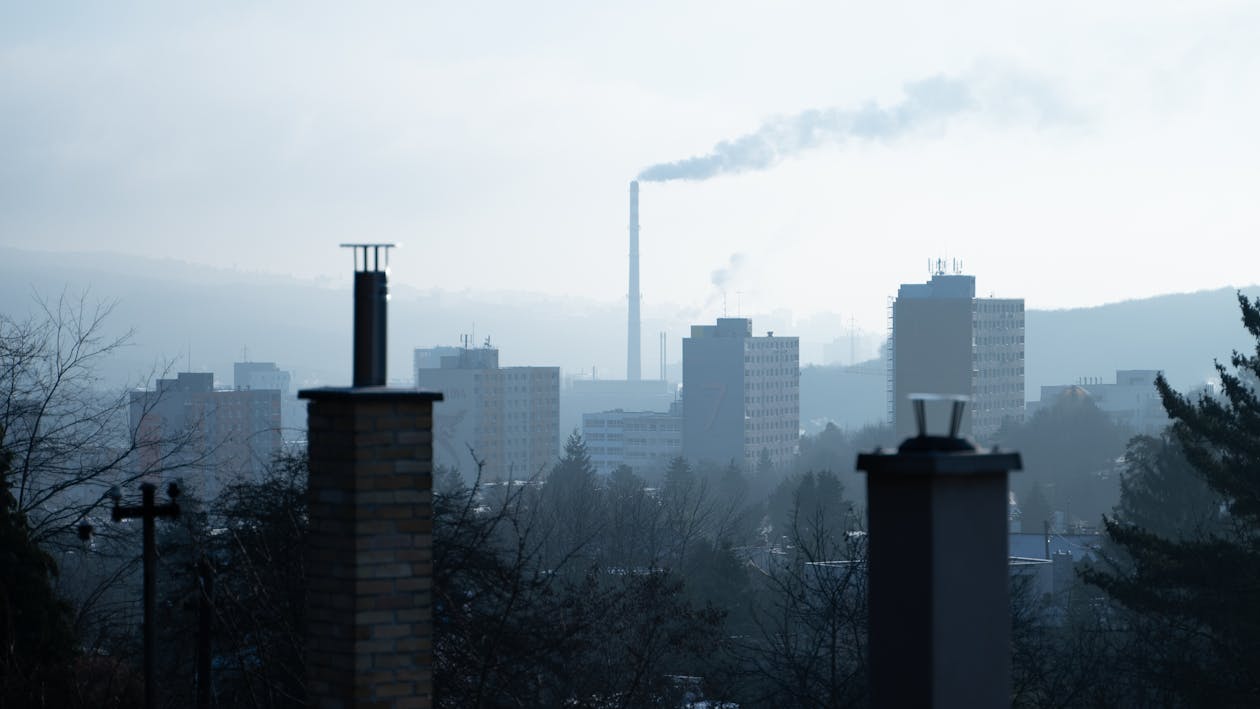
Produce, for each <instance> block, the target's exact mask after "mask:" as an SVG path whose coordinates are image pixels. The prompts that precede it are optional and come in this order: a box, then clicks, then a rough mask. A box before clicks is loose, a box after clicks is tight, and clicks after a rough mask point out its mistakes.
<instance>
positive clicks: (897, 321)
mask: <svg viewBox="0 0 1260 709" xmlns="http://www.w3.org/2000/svg"><path fill="white" fill-rule="evenodd" d="M888 356H889V360H890V365H891V366H890V367H889V368H888V373H889V380H890V381H889V387H888V389H889V395H890V397H889V398H890V400H889V409H890V414H891V416H890V418H891V419H892V423H893V425H894V427H895V429H896V432H897V436H898V437H899V438H905V437H907V436H912V435H914V434H915V433H916V432H917V426H916V424H915V419H914V413H913V410H912V407H911V406H910V402H909V400H908V398H907V397H908V396H909V395H910V394H918V393H922V394H961V395H964V396H967V397H969V398H970V403H969V404H968V406H967V414H966V416H965V417H964V419H963V422H962V424H963V425H962V433H963V434H964V435H970V436H973V437H975V438H976V439H977V440H979V441H981V442H986V441H988V440H990V439H991V438H992V436H993V434H995V433H996V432H997V431H998V429H999V428H1001V427H1002V424H1003V423H1005V422H1007V421H1013V422H1019V421H1022V420H1023V418H1024V301H1023V299H1022V298H976V279H975V277H974V276H966V275H959V274H945V273H943V272H938V273H936V274H934V275H933V276H932V279H931V281H929V282H928V283H913V284H903V285H902V286H901V287H900V288H899V289H898V291H897V299H896V300H895V301H894V302H893V306H892V333H891V337H890V339H889V353H888ZM933 425H937V424H936V423H935V422H933Z"/></svg>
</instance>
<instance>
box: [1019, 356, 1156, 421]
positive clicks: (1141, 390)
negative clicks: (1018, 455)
mask: <svg viewBox="0 0 1260 709" xmlns="http://www.w3.org/2000/svg"><path fill="white" fill-rule="evenodd" d="M1159 374H1160V370H1158V369H1120V370H1116V380H1115V381H1114V382H1104V381H1102V380H1101V378H1099V379H1089V378H1086V379H1081V380H1080V381H1079V382H1077V383H1076V384H1056V385H1054V386H1043V387H1041V399H1040V400H1039V401H1030V402H1028V413H1027V415H1028V416H1034V415H1036V413H1037V412H1038V411H1040V410H1041V409H1043V408H1048V407H1050V406H1053V405H1054V403H1055V402H1056V401H1058V400H1059V397H1061V396H1063V395H1064V393H1066V392H1067V391H1068V390H1072V389H1079V390H1083V391H1084V392H1086V393H1087V394H1089V397H1090V400H1091V401H1093V402H1094V404H1095V405H1097V406H1098V408H1099V409H1101V410H1102V411H1103V412H1104V413H1106V414H1107V415H1108V416H1110V417H1111V419H1112V420H1113V421H1115V422H1116V423H1117V424H1119V425H1121V426H1124V427H1125V428H1128V429H1129V430H1130V431H1132V432H1133V433H1135V434H1142V435H1146V436H1155V435H1159V433H1160V432H1161V431H1163V430H1164V428H1166V427H1167V426H1168V423H1169V421H1168V412H1167V411H1165V410H1164V404H1163V402H1162V401H1161V400H1160V398H1159V392H1158V391H1156V389H1155V378H1156V377H1158V376H1159Z"/></svg>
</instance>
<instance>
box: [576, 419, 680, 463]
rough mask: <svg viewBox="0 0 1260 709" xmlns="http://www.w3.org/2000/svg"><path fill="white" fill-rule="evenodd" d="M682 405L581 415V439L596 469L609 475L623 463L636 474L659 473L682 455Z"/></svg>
mask: <svg viewBox="0 0 1260 709" xmlns="http://www.w3.org/2000/svg"><path fill="white" fill-rule="evenodd" d="M682 418H683V417H682V407H681V406H679V405H674V406H672V407H670V410H669V411H668V412H661V411H623V410H621V409H614V410H612V411H601V412H599V413H594V414H583V415H582V439H583V440H585V441H586V452H587V453H588V454H590V456H591V462H592V463H593V464H594V465H595V470H596V471H597V472H599V473H601V474H604V475H607V474H609V473H611V472H612V471H613V470H615V469H616V468H617V467H618V466H620V465H626V466H629V467H630V469H631V470H633V471H634V472H635V473H636V474H637V475H640V476H646V475H652V474H655V473H659V472H661V471H663V470H665V468H666V467H667V466H668V465H669V462H670V461H671V460H673V459H674V458H676V457H677V456H680V455H682V423H683V421H682Z"/></svg>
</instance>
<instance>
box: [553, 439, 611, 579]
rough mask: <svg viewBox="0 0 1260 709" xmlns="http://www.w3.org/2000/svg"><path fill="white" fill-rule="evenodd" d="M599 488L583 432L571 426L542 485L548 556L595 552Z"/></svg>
mask: <svg viewBox="0 0 1260 709" xmlns="http://www.w3.org/2000/svg"><path fill="white" fill-rule="evenodd" d="M599 492H600V491H599V486H598V481H597V479H596V475H595V465H594V464H593V463H591V456H590V454H589V453H587V451H586V443H585V442H584V441H583V440H582V434H580V433H578V432H577V430H574V431H573V433H571V434H569V439H568V440H567V441H566V442H565V444H564V455H563V456H562V457H561V458H560V460H559V461H558V462H557V463H556V464H555V466H554V467H552V469H551V474H550V475H548V476H547V482H546V485H545V486H544V489H543V500H542V506H543V509H544V510H545V511H546V512H547V520H548V522H549V524H550V527H551V531H550V535H549V537H550V543H549V544H548V547H549V549H550V551H549V555H548V558H549V559H550V561H551V562H552V563H553V564H562V563H564V562H566V561H567V560H568V559H569V558H570V557H572V558H573V559H589V558H590V557H591V556H593V555H594V554H595V553H596V552H597V550H596V549H595V548H594V547H595V542H596V531H597V527H598V526H599V524H600V522H601V521H602V519H601V518H602V515H601V511H600V494H599Z"/></svg>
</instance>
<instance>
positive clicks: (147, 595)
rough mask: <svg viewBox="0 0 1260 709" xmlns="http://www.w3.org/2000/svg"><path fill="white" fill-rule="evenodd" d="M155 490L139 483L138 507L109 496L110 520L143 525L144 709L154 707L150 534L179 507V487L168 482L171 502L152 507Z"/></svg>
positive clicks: (152, 550)
mask: <svg viewBox="0 0 1260 709" xmlns="http://www.w3.org/2000/svg"><path fill="white" fill-rule="evenodd" d="M156 490H157V487H156V486H155V485H154V484H153V483H143V484H141V485H140V496H141V499H140V504H139V505H131V506H128V507H121V506H119V504H118V502H119V500H121V498H122V493H120V492H119V491H118V490H117V489H115V490H112V491H111V494H110V496H111V497H112V498H113V499H114V521H115V522H121V521H123V520H126V519H137V518H138V519H140V520H142V521H143V523H144V707H145V709H156V707H157V696H156V691H157V686H156V683H155V680H154V674H155V670H154V666H155V664H156V659H155V658H156V656H155V654H154V653H155V652H156V645H157V633H156V628H155V627H154V623H153V616H154V612H153V605H154V603H155V600H156V595H157V592H156V585H155V581H156V578H155V577H156V576H157V573H156V570H155V568H154V567H155V565H156V562H157V539H156V534H155V532H154V520H156V519H157V518H159V517H164V518H167V519H175V518H177V517H179V505H178V504H176V503H175V498H176V497H179V488H178V487H177V486H176V485H175V483H171V484H170V485H168V486H167V488H166V494H167V495H168V496H170V498H171V501H170V502H168V503H166V504H164V505H159V504H156V502H155V500H154V497H155V492H156Z"/></svg>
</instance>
